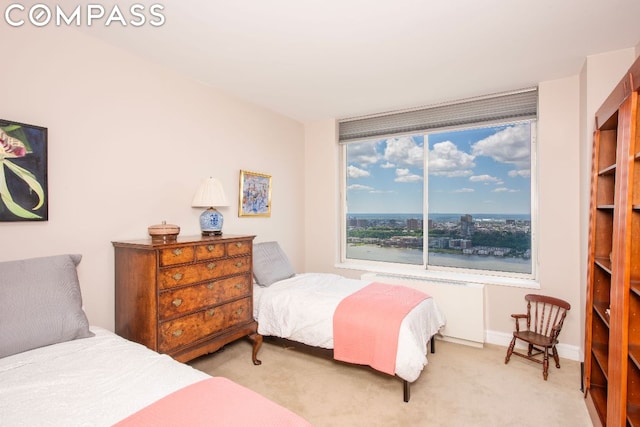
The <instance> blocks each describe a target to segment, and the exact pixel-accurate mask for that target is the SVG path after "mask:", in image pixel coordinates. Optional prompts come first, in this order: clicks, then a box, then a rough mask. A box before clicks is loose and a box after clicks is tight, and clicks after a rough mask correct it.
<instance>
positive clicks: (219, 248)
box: [196, 243, 224, 261]
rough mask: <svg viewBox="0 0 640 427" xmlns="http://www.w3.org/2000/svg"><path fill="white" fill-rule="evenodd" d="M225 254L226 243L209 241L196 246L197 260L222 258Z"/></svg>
mask: <svg viewBox="0 0 640 427" xmlns="http://www.w3.org/2000/svg"><path fill="white" fill-rule="evenodd" d="M223 256H224V243H208V244H206V245H198V246H196V260H198V261H202V260H206V259H213V258H222V257H223Z"/></svg>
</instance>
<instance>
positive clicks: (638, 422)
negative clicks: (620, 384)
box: [627, 405, 640, 427]
mask: <svg viewBox="0 0 640 427" xmlns="http://www.w3.org/2000/svg"><path fill="white" fill-rule="evenodd" d="M627 425H628V426H630V427H640V406H636V405H628V406H627Z"/></svg>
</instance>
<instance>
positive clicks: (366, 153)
mask: <svg viewBox="0 0 640 427" xmlns="http://www.w3.org/2000/svg"><path fill="white" fill-rule="evenodd" d="M379 143H380V141H366V142H361V143H358V144H349V146H348V147H347V152H348V153H349V161H351V162H353V163H357V164H359V165H361V166H367V165H371V164H374V163H377V162H378V160H380V154H378V144H379Z"/></svg>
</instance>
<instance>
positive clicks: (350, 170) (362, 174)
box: [347, 165, 371, 178]
mask: <svg viewBox="0 0 640 427" xmlns="http://www.w3.org/2000/svg"><path fill="white" fill-rule="evenodd" d="M347 176H348V177H349V178H366V177H368V176H371V174H370V173H369V171H366V170H364V169H360V168H357V167H355V166H353V165H349V166H348V167H347Z"/></svg>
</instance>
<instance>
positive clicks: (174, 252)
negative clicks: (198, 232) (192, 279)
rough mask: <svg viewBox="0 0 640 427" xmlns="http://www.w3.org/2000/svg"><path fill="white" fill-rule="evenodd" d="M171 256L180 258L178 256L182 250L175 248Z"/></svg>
mask: <svg viewBox="0 0 640 427" xmlns="http://www.w3.org/2000/svg"><path fill="white" fill-rule="evenodd" d="M173 254H174V255H175V256H180V255H182V248H175V249H174V250H173Z"/></svg>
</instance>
